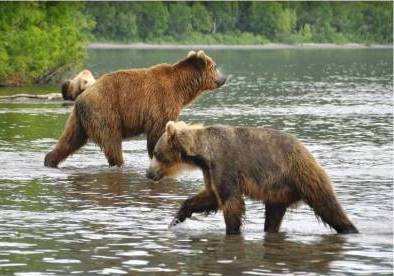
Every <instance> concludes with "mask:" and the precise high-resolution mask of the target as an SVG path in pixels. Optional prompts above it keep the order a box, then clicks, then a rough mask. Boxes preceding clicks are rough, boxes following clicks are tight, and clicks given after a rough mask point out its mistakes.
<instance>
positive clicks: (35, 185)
mask: <svg viewBox="0 0 394 276" xmlns="http://www.w3.org/2000/svg"><path fill="white" fill-rule="evenodd" d="M186 52H187V51H183V50H181V51H180V50H173V51H171V50H95V51H90V52H89V59H88V61H87V67H88V68H90V69H92V70H93V71H94V72H95V74H96V75H99V74H101V73H103V72H107V71H110V70H115V69H119V68H128V67H139V66H148V65H151V64H156V63H159V62H173V61H175V60H177V59H178V58H180V57H182V56H183V55H185V54H186ZM208 53H209V54H210V55H211V56H212V57H214V58H215V60H216V61H217V62H218V63H219V64H221V66H222V70H223V71H224V72H225V73H226V74H228V75H229V76H230V79H229V81H228V83H227V85H226V86H224V87H223V88H221V89H219V90H217V91H216V92H209V93H205V94H203V96H202V97H201V98H199V99H198V100H197V101H196V102H194V103H193V104H192V105H191V106H189V107H188V108H186V109H185V110H183V112H182V115H181V118H182V119H184V120H186V121H189V122H203V123H205V124H213V123H224V124H231V125H248V126H270V127H274V128H277V129H281V130H284V131H287V132H290V133H292V134H295V135H296V136H298V137H299V138H300V139H301V140H302V141H303V142H304V143H305V144H306V145H307V146H308V147H309V148H310V149H311V151H312V152H313V154H314V155H315V156H316V157H317V158H318V159H319V160H320V162H321V164H322V165H323V166H324V167H325V168H326V169H327V171H328V173H329V175H330V176H331V178H332V180H333V182H334V183H335V186H336V191H337V195H338V198H339V200H340V201H341V203H342V205H343V207H344V209H345V210H346V211H347V213H348V214H349V216H350V217H351V218H352V220H353V221H354V223H355V225H356V226H357V227H358V228H359V230H360V231H361V234H359V235H345V236H340V235H336V234H335V232H333V231H332V230H330V229H328V228H326V227H324V226H323V225H322V224H321V223H318V222H317V220H316V219H315V217H314V215H313V212H312V211H311V210H310V209H309V208H308V207H306V206H300V208H299V209H296V210H293V211H290V212H288V213H287V214H286V216H285V219H284V223H283V226H282V228H281V233H279V234H269V235H268V234H264V233H263V231H262V230H263V223H264V208H263V204H261V203H260V202H256V201H250V200H249V201H247V212H246V219H245V226H244V229H243V234H242V235H241V236H230V237H227V236H225V234H224V232H225V226H224V222H223V219H222V216H221V214H220V213H218V214H216V215H211V216H209V217H205V216H203V215H195V216H193V218H192V219H190V220H188V221H186V222H185V223H183V224H180V225H179V226H177V227H175V228H174V229H171V230H169V229H168V228H167V225H168V224H169V222H170V221H171V219H172V216H173V214H174V213H175V212H176V210H177V208H178V207H179V205H180V203H181V202H182V200H184V199H186V198H187V197H188V196H190V195H192V194H195V193H197V192H198V191H199V190H200V189H201V188H202V176H201V173H200V172H199V171H193V172H190V173H187V174H184V175H182V176H180V177H178V178H177V180H170V179H167V180H163V181H161V182H159V183H154V182H152V181H149V180H147V179H146V178H145V177H144V171H145V169H146V168H147V166H148V161H149V160H148V157H147V152H146V148H145V140H144V137H136V138H135V139H133V140H130V141H127V142H124V144H123V146H124V157H125V160H126V165H125V167H124V168H122V169H117V168H108V167H107V163H106V160H105V158H104V156H103V154H101V153H100V150H99V148H98V147H97V146H95V145H93V144H88V145H87V146H85V147H84V148H83V149H82V150H81V151H79V152H78V153H77V154H75V155H73V156H72V157H71V158H69V159H68V160H67V161H66V162H64V163H63V164H62V165H61V167H60V169H48V168H45V167H44V166H43V159H44V155H45V153H47V152H48V151H49V150H50V149H51V148H52V147H53V145H54V144H55V142H56V141H57V138H58V137H59V135H60V134H61V132H62V129H63V126H64V123H65V120H66V118H67V116H68V114H69V112H70V109H71V107H69V106H65V105H63V104H62V103H61V102H52V103H18V104H16V103H14V104H12V103H0V205H1V206H0V275H70V274H77V275H78V274H79V275H94V274H101V275H121V274H129V275H135V274H137V273H142V272H146V273H148V274H160V275H161V274H169V275H171V274H174V275H178V274H184V275H185V274H195V275H202V274H208V273H212V275H240V274H246V275H275V274H289V275H290V274H308V275H310V274H312V275H313V274H327V275H338V274H342V275H343V274H348V275H350V274H364V275H365V274H369V275H372V274H375V275H377V274H380V275H383V274H392V270H393V171H392V165H393V124H392V123H393V113H392V112H393V102H392V101H393V94H392V89H393V86H392V81H393V79H392V78H393V77H392V74H393V71H392V66H393V64H392V51H391V50H370V49H368V50H251V51H249V50H240V51H235V50H212V51H209V52H208ZM33 90H34V88H33ZM41 91H42V88H41V87H40V88H37V91H32V92H37V93H39V92H41ZM2 93H3V94H4V93H5V92H4V90H3V92H2ZM10 93H14V92H13V91H10Z"/></svg>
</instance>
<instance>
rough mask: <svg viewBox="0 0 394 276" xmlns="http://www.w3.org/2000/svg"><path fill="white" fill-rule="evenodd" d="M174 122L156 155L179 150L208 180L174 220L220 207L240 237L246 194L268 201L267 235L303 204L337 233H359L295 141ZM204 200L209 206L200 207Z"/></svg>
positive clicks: (271, 133) (264, 131)
mask: <svg viewBox="0 0 394 276" xmlns="http://www.w3.org/2000/svg"><path fill="white" fill-rule="evenodd" d="M169 124H170V126H168V127H167V131H166V133H165V134H164V135H163V136H166V137H164V138H161V139H160V140H159V141H158V144H157V146H156V148H155V153H156V152H157V153H160V152H168V151H169V149H171V151H173V152H177V151H179V152H180V155H179V156H180V160H177V161H176V162H185V163H190V164H193V165H196V166H198V167H200V168H201V169H202V171H203V173H204V182H205V190H204V191H203V192H201V193H200V194H198V195H197V196H195V197H192V198H190V199H188V200H187V201H185V202H184V204H182V207H181V208H180V210H179V212H178V213H177V215H176V217H175V222H181V221H184V220H185V219H186V218H187V217H190V216H191V214H192V213H194V212H211V211H216V210H217V209H221V210H223V214H224V218H225V222H226V232H227V233H228V234H236V233H239V232H240V226H241V223H242V217H243V215H244V213H245V204H244V201H243V197H242V196H243V195H246V196H248V197H250V198H252V199H255V200H261V201H263V202H264V204H265V210H266V218H265V225H264V231H266V232H278V231H279V228H280V225H281V222H282V219H283V216H284V214H285V212H286V209H287V208H288V207H290V206H294V205H295V204H296V203H298V202H300V201H303V202H305V203H307V204H308V205H309V206H310V207H311V208H312V209H313V210H314V212H315V214H316V216H317V217H318V218H320V219H321V220H322V221H323V222H324V223H325V224H328V225H329V226H330V227H332V228H334V229H335V230H336V231H337V232H338V233H344V234H345V233H357V232H358V231H357V229H356V228H355V227H354V225H353V224H352V222H351V221H350V220H349V219H348V217H347V216H346V214H345V212H344V210H343V209H342V207H341V206H340V204H339V202H338V200H337V198H336V196H335V193H334V190H333V188H332V185H331V181H330V179H329V177H328V176H327V174H326V173H325V171H324V170H323V168H322V167H321V166H320V165H319V163H318V162H317V161H316V160H315V159H314V158H313V156H312V155H311V154H310V152H309V151H308V150H307V149H306V148H305V146H304V145H303V144H302V143H301V142H300V141H298V140H297V139H296V138H295V137H293V136H291V135H289V134H286V133H283V132H280V131H277V130H274V129H269V128H242V127H236V128H233V127H228V126H210V127H205V128H202V127H199V128H192V127H191V128H190V129H188V128H185V127H184V126H182V127H179V128H178V127H177V124H178V123H169ZM162 139H163V140H162ZM174 156H177V155H176V154H175V155H174ZM158 161H159V162H158V164H156V166H151V169H152V170H163V169H164V168H165V167H166V166H168V165H170V164H171V163H169V162H166V164H164V163H160V160H158ZM201 198H205V199H206V200H207V201H208V203H207V202H205V203H204V204H205V205H208V206H210V208H206V209H204V208H202V207H201V206H202V205H203V203H201V204H200V205H199V204H198V202H202V199H201ZM214 200H215V201H216V204H214V203H213V201H214ZM185 214H187V216H185Z"/></svg>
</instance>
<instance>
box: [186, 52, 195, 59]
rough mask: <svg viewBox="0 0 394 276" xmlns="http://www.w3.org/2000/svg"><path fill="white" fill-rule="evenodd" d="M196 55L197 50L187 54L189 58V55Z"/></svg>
mask: <svg viewBox="0 0 394 276" xmlns="http://www.w3.org/2000/svg"><path fill="white" fill-rule="evenodd" d="M195 55H196V52H194V51H190V52H189V53H188V54H187V56H186V57H187V58H189V57H191V56H195Z"/></svg>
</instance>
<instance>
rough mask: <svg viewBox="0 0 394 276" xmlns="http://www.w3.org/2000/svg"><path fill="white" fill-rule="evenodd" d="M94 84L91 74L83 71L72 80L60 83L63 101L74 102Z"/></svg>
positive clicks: (94, 80)
mask: <svg viewBox="0 0 394 276" xmlns="http://www.w3.org/2000/svg"><path fill="white" fill-rule="evenodd" d="M95 82H96V79H95V78H94V76H93V74H92V72H90V71H89V70H87V69H85V70H82V71H81V72H79V73H78V75H76V76H75V77H74V78H73V79H71V80H67V81H65V82H63V83H62V85H61V91H62V95H63V99H64V100H71V101H75V99H76V98H77V97H78V96H79V94H81V93H82V92H83V91H85V90H86V89H87V88H88V87H90V86H92V85H93V83H95Z"/></svg>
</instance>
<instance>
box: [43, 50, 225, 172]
mask: <svg viewBox="0 0 394 276" xmlns="http://www.w3.org/2000/svg"><path fill="white" fill-rule="evenodd" d="M225 81H226V78H225V77H224V75H223V74H222V73H221V72H220V71H219V70H218V68H217V66H216V63H215V62H214V61H213V60H212V59H211V58H210V57H209V56H207V55H206V54H205V53H204V52H203V51H198V52H194V51H191V52H189V54H188V55H187V56H186V57H185V58H183V59H182V60H180V61H178V62H176V63H175V64H159V65H155V66H152V67H150V68H142V69H129V70H120V71H115V72H112V73H109V74H105V75H103V76H101V77H100V78H99V79H97V81H96V82H95V83H94V84H93V85H92V86H90V87H89V88H88V89H87V90H86V91H85V92H84V93H82V94H81V95H80V96H79V97H78V98H77V100H76V101H75V105H74V109H73V111H72V113H71V114H70V116H69V118H68V120H67V123H66V126H65V129H64V132H63V134H62V136H61V137H60V139H59V141H58V143H57V145H56V147H55V148H54V150H52V151H51V152H49V153H48V154H47V155H46V156H45V161H44V164H45V166H49V167H57V165H58V164H59V162H61V161H62V160H64V159H65V158H67V156H69V155H70V154H72V153H73V152H75V151H76V150H77V149H79V148H80V147H82V146H83V145H84V144H85V143H86V142H87V141H88V139H91V140H92V141H93V142H95V143H96V144H98V145H99V146H100V148H101V149H102V150H103V151H104V154H105V156H106V158H107V160H108V163H109V165H110V166H114V165H116V166H121V165H122V164H123V156H122V140H123V139H124V138H128V137H132V136H135V135H138V134H141V133H145V134H146V135H147V147H148V153H149V156H150V157H152V152H153V148H154V146H155V144H156V142H157V140H158V139H159V138H160V136H161V135H162V134H163V132H164V129H165V125H166V123H167V122H168V121H170V120H176V119H177V117H178V115H179V113H180V111H181V109H182V108H183V107H184V106H185V105H187V104H189V103H190V102H191V101H193V100H194V99H195V98H196V97H197V96H199V95H200V94H201V93H202V92H203V91H205V90H213V89H215V88H218V87H220V86H222V85H223V84H224V83H225Z"/></svg>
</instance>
